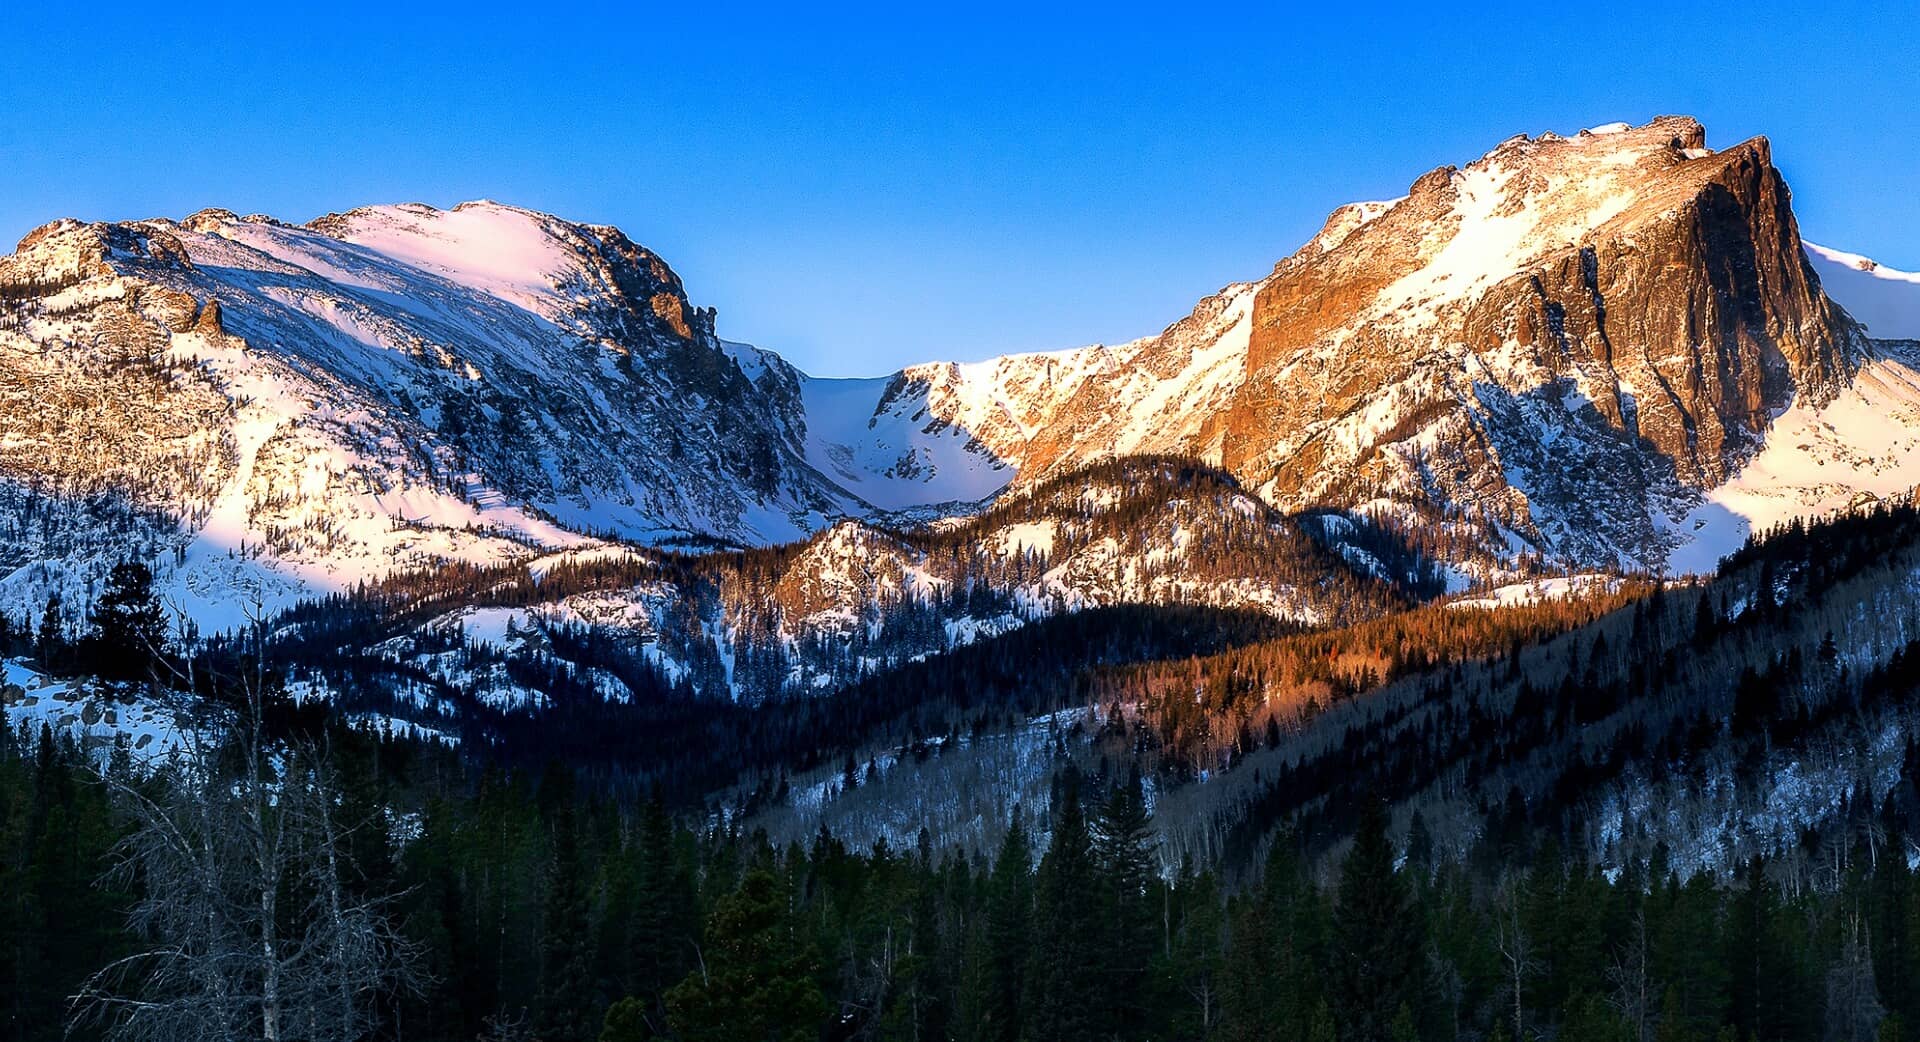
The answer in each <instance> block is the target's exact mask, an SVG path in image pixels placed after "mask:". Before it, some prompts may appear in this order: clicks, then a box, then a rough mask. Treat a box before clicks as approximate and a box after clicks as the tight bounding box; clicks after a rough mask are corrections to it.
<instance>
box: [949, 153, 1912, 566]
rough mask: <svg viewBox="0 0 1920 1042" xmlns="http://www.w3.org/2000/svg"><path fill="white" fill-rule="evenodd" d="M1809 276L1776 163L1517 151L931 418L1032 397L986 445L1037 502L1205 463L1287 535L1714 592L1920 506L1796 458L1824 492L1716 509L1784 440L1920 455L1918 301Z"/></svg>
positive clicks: (1895, 471)
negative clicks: (1685, 578)
mask: <svg viewBox="0 0 1920 1042" xmlns="http://www.w3.org/2000/svg"><path fill="white" fill-rule="evenodd" d="M1806 250H1807V251H1809V252H1803V248H1802V243H1801V240H1800V234H1799V229H1798V226H1797V224H1796V222H1795V219H1794V216H1793V212H1792V208H1791V202H1790V196H1789V193H1788V191H1787V187H1786V184H1785V182H1784V181H1783V179H1782V178H1781V177H1780V175H1779V172H1778V171H1777V170H1776V169H1775V168H1774V167H1773V165H1772V158H1771V150H1770V148H1769V146H1768V143H1767V142H1766V140H1765V139H1760V138H1756V139H1754V140H1751V141H1746V142H1742V143H1740V144H1737V145H1734V146H1733V147H1731V148H1727V149H1724V150H1720V151H1714V150H1712V149H1709V148H1708V147H1707V146H1706V136H1705V131H1704V129H1703V128H1702V127H1701V126H1700V124H1699V123H1697V122H1695V121H1694V120H1691V119H1686V118H1682V117H1663V118H1660V119H1656V120H1654V121H1652V122H1651V123H1648V124H1646V125H1645V126H1641V127H1628V126H1626V125H1624V124H1619V125H1613V126H1607V127H1600V128H1596V129H1594V130H1590V131H1582V132H1581V133H1579V134H1577V135H1574V136H1572V137H1561V136H1559V135H1555V134H1550V133H1549V134H1543V135H1541V136H1539V137H1537V138H1529V137H1526V136H1524V135H1522V136H1518V137H1514V138H1511V139H1509V140H1507V141H1505V142H1503V143H1501V144H1500V146H1499V147H1497V148H1495V149H1494V150H1493V151H1491V152H1489V153H1487V154H1486V155H1485V156H1483V157H1481V158H1480V159H1478V160H1476V161H1474V162H1472V163H1469V164H1468V165H1467V166H1465V167H1463V168H1454V167H1451V166H1448V167H1441V168H1439V169H1437V170H1434V171H1432V172H1430V173H1428V174H1426V175H1424V176H1422V177H1421V178H1419V179H1418V180H1417V181H1415V182H1414V184H1413V186H1412V187H1411V188H1410V189H1409V191H1408V194H1407V195H1406V196H1404V197H1402V198H1400V199H1396V200H1392V201H1388V202H1379V203H1361V204H1355V205H1351V206H1347V207H1342V208H1341V209H1339V210H1337V211H1335V212H1334V213H1333V214H1332V215H1331V216H1330V217H1329V218H1328V220H1327V222H1326V225H1325V227H1324V228H1323V229H1322V231H1321V232H1320V233H1319V234H1318V235H1317V236H1315V237H1314V238H1313V240H1311V241H1310V242H1309V243H1307V244H1306V245H1305V246H1304V247H1302V248H1301V249H1300V250H1299V251H1297V252H1296V253H1294V254H1293V255H1292V256H1290V257H1288V258H1286V259H1285V260H1283V261H1281V262H1280V263H1279V264H1278V265H1276V266H1275V268H1274V270H1273V272H1272V273H1271V274H1270V275H1268V276H1267V277H1266V278H1264V279H1262V280H1260V281H1258V282H1255V283H1245V284H1236V285H1233V286H1229V287H1227V288H1226V289H1224V290H1222V291H1221V292H1220V293H1219V294H1217V295H1215V296H1213V297H1210V298H1208V299H1207V300H1205V301H1203V302H1202V303H1201V304H1200V306H1199V307H1198V308H1197V309H1196V310H1195V311H1194V313H1193V314H1192V315H1191V316H1189V317H1188V318H1186V319H1184V320H1182V321H1181V322H1179V323H1176V324H1175V325H1173V326H1172V327H1169V329H1168V330H1167V331H1166V332H1165V333H1163V334H1161V335H1160V336H1158V337H1151V338H1147V339H1145V340H1141V341H1137V342H1135V343H1132V344H1128V345H1124V346H1122V347H1120V348H1115V349H1094V350H1090V351H1085V352H1078V353H1070V354H1066V355H1061V356H1054V357H1052V358H1049V359H1046V360H1045V364H1046V371H1047V376H1048V382H1047V383H1046V385H1045V390H1044V392H1043V393H1042V394H1041V395H1038V396H1032V395H1024V396H1023V395H1019V394H1018V393H1017V389H1016V388H1011V387H1005V386H1003V385H1001V384H998V383H996V382H994V381H993V380H991V378H990V374H986V373H982V374H981V376H980V378H979V381H980V382H981V383H982V384H984V386H980V387H973V388H969V389H968V390H967V391H966V392H964V393H955V392H951V391H945V390H944V388H943V387H942V386H941V385H940V384H938V383H935V384H931V385H930V386H931V388H932V390H930V391H929V393H928V394H927V396H926V400H927V402H928V404H929V406H931V407H934V408H935V409H939V408H941V406H942V404H943V403H947V402H955V401H982V400H984V401H994V400H998V399H1001V398H1013V399H1016V400H1019V401H1021V402H1022V408H1021V414H1020V415H1018V416H1017V418H1016V417H1015V416H1014V415H1013V414H1012V413H1011V411H1010V412H1009V413H1008V414H1007V415H1006V416H1005V417H1004V419H1006V420H1008V421H1010V422H1004V423H1002V424H1000V425H999V426H987V425H982V424H978V423H977V421H976V427H977V429H979V430H980V431H982V432H983V433H982V437H983V440H986V441H987V443H988V445H989V447H990V448H991V449H992V450H993V451H994V452H995V453H996V454H998V455H1000V456H1002V457H1003V458H1007V459H1018V460H1019V461H1020V463H1021V468H1020V475H1019V479H1018V480H1021V481H1028V480H1039V479H1042V478H1044V477H1045V476H1047V475H1049V474H1052V473H1057V472H1058V471H1060V470H1061V469H1070V468H1072V467H1076V466H1081V465H1084V463H1085V462H1086V461H1087V460H1088V459H1092V458H1100V457H1103V456H1107V455H1123V454H1128V453H1135V452H1163V453H1181V454H1188V455H1194V456H1198V457H1200V458H1204V459H1207V460H1210V461H1213V462H1215V463H1217V464H1218V465H1220V466H1222V467H1223V468H1224V469H1226V470H1227V471H1229V472H1231V473H1233V474H1235V475H1236V476H1237V477H1239V478H1240V479H1241V480H1242V481H1243V482H1245V483H1246V484H1247V485H1248V487H1250V488H1253V489H1255V490H1256V491H1257V492H1258V493H1259V494H1260V495H1261V496H1262V497H1263V498H1265V499H1266V500H1268V501H1269V502H1271V503H1274V504H1275V505H1277V506H1280V507H1281V508H1282V509H1288V510H1301V509H1306V508H1311V507H1336V508H1340V509H1347V510H1354V509H1362V510H1371V511H1382V512H1386V513H1388V514H1391V515H1394V516H1397V517H1401V518H1405V519H1408V520H1410V521H1413V520H1418V519H1427V520H1428V522H1429V523H1431V522H1432V519H1435V518H1439V517H1443V516H1452V517H1455V518H1457V519H1459V520H1460V521H1461V522H1462V523H1463V524H1464V525H1465V526H1467V527H1469V528H1471V529H1472V530H1473V531H1474V532H1475V533H1476V535H1477V537H1478V540H1479V542H1480V544H1481V545H1482V546H1483V547H1485V548H1486V549H1488V550H1489V551H1493V552H1499V551H1502V550H1507V551H1509V552H1513V551H1521V550H1524V551H1529V552H1533V553H1538V554H1541V555H1543V556H1545V557H1546V558H1548V559H1550V560H1555V561H1560V562H1565V563H1571V564H1577V565H1581V566H1586V567H1609V568H1611V567H1628V568H1650V569H1652V568H1662V567H1688V568H1698V567H1700V566H1702V565H1704V566H1705V567H1707V568H1709V569H1710V568H1711V566H1712V563H1713V561H1714V560H1715V559H1716V558H1717V557H1718V556H1719V555H1720V554H1722V553H1725V552H1727V551H1728V550H1731V549H1732V548H1733V547H1735V546H1737V545H1738V544H1739V542H1740V540H1741V539H1743V538H1744V537H1745V535H1746V534H1747V533H1748V532H1749V531H1752V530H1754V529H1756V528H1759V527H1765V526H1766V525H1768V524H1771V523H1773V522H1775V521H1777V520H1779V519H1781V518H1782V517H1783V516H1786V515H1787V514H1788V513H1791V512H1794V511H1806V512H1811V511H1817V510H1819V509H1824V508H1829V507H1831V506H1833V505H1835V493H1836V492H1844V493H1845V494H1846V495H1851V494H1853V493H1856V492H1868V493H1872V494H1876V495H1884V494H1886V493H1889V492H1893V491H1904V489H1905V488H1908V487H1911V486H1912V485H1913V484H1914V483H1915V482H1916V481H1920V470H1916V469H1914V468H1913V467H1912V466H1910V465H1909V464H1908V461H1906V460H1905V459H1904V458H1901V459H1899V460H1896V461H1892V462H1891V463H1890V462H1889V461H1888V460H1886V459H1884V458H1882V459H1877V460H1875V461H1873V462H1872V463H1865V462H1863V461H1859V460H1855V459H1853V458H1851V454H1850V453H1848V452H1845V451H1840V450H1836V449H1831V448H1830V447H1815V448H1814V449H1805V448H1803V446H1802V445H1801V443H1800V442H1799V441H1797V440H1796V441H1794V442H1793V443H1791V444H1790V447H1789V448H1787V449H1785V450H1783V451H1785V452H1786V453H1787V454H1789V455H1792V456H1794V457H1795V458H1798V457H1799V456H1802V455H1804V456H1807V457H1808V458H1807V459H1806V463H1807V465H1808V466H1809V467H1819V468H1824V470H1823V473H1822V475H1821V480H1820V481H1819V482H1818V484H1819V485H1821V486H1822V487H1820V488H1813V487H1810V486H1807V485H1803V484H1799V483H1798V482H1797V479H1796V478H1795V477H1794V476H1792V475H1787V474H1784V473H1782V468H1779V467H1777V466H1775V465H1774V464H1775V460H1773V459H1772V458H1768V459H1767V460H1765V461H1763V462H1764V464H1765V466H1764V468H1763V469H1765V470H1766V471H1767V472H1768V474H1767V476H1766V477H1765V489H1764V495H1765V496H1767V497H1769V498H1770V499H1774V500H1782V501H1790V502H1791V510H1788V509H1784V508H1783V509H1781V510H1773V511H1764V510H1762V511H1755V512H1751V513H1744V514H1742V513H1733V512H1728V511H1726V510H1719V511H1717V512H1716V511H1714V510H1709V509H1703V508H1709V507H1724V506H1725V504H1724V503H1721V502H1720V501H1719V500H1716V499H1714V497H1713V496H1712V495H1711V493H1712V490H1715V489H1718V488H1720V487H1722V486H1723V485H1724V484H1725V483H1726V482H1728V481H1729V479H1732V478H1735V477H1736V476H1737V475H1747V474H1748V471H1749V470H1750V469H1751V467H1750V465H1751V464H1754V463H1755V462H1756V461H1757V459H1758V457H1760V456H1761V455H1762V453H1763V450H1765V449H1767V448H1768V447H1769V446H1772V445H1773V444H1774V441H1773V439H1771V438H1770V436H1769V435H1770V430H1771V429H1772V427H1773V425H1774V423H1775V419H1776V417H1779V418H1780V419H1781V420H1782V421H1783V423H1784V425H1785V426H1786V427H1787V428H1789V429H1794V430H1798V429H1799V428H1801V427H1805V426H1809V425H1811V426H1814V427H1819V426H1822V425H1824V424H1827V423H1828V422H1829V413H1830V412H1831V413H1835V414H1836V415H1838V416H1840V417H1842V418H1844V416H1847V415H1853V414H1856V413H1859V412H1862V411H1879V412H1890V413H1892V414H1893V415H1894V422H1893V423H1891V424H1886V425H1883V426H1884V428H1885V429H1884V430H1883V431H1879V432H1875V437H1876V439H1877V440H1878V441H1882V442H1884V441H1886V440H1888V439H1892V440H1894V441H1899V440H1904V439H1906V438H1908V437H1910V436H1911V433H1912V432H1913V427H1912V424H1911V421H1910V419H1908V418H1907V417H1908V416H1909V415H1910V413H1911V407H1912V405H1913V398H1912V395H1911V381H1910V377H1911V375H1912V368H1911V364H1910V362H1909V360H1908V354H1907V352H1905V351H1902V350H1899V349H1897V348H1896V346H1895V345H1891V344H1889V343H1886V342H1885V340H1886V339H1897V338H1899V337H1901V336H1904V335H1906V334H1907V333H1908V332H1910V330H1911V322H1912V319H1911V316H1912V313H1913V312H1912V308H1913V307H1914V306H1916V305H1915V304H1914V303H1913V301H1915V300H1917V299H1920V293H1916V292H1914V291H1915V289H1916V288H1917V287H1916V286H1915V285H1914V284H1913V283H1911V282H1906V281H1901V280H1900V279H1899V278H1898V276H1897V275H1892V274H1891V273H1886V272H1876V271H1874V270H1872V268H1871V266H1870V265H1869V266H1868V267H1867V268H1866V269H1865V270H1862V269H1861V268H1860V266H1859V265H1857V264H1853V263H1846V264H1839V263H1836V262H1835V261H1834V260H1833V258H1835V257H1837V256H1839V255H1837V254H1833V253H1832V252H1831V251H1824V250H1822V249H1821V248H1818V247H1807V248H1806ZM1842 275H1844V276H1846V277H1844V278H1843V277H1841V276H1842ZM1828 278H1831V279H1832V280H1833V283H1834V286H1835V290H1834V292H1835V293H1836V294H1838V295H1839V298H1840V302H1841V304H1842V305H1845V304H1848V303H1849V302H1850V301H1851V302H1853V303H1854V304H1856V305H1857V306H1859V307H1861V308H1862V310H1863V313H1866V314H1870V316H1871V318H1872V320H1873V321H1871V322H1869V323H1867V324H1866V325H1865V326H1864V327H1863V326H1862V324H1861V323H1860V322H1859V321H1856V320H1855V319H1854V318H1853V317H1851V316H1850V315H1849V314H1848V312H1847V311H1846V310H1844V308H1843V307H1840V306H1836V305H1835V304H1834V302H1833V301H1832V300H1830V299H1829V298H1828V296H1827V295H1826V293H1825V292H1824V289H1825V283H1824V282H1823V280H1824V279H1828ZM1903 322H1905V323H1907V324H1905V325H1903V324H1902V323H1903ZM1870 333H1871V334H1873V335H1874V336H1878V337H1881V338H1885V339H1883V340H1882V341H1875V340H1872V339H1869V334H1870ZM1032 364H1033V363H1029V365H1032ZM1860 374H1865V375H1864V378H1859V379H1857V378H1856V377H1857V376H1860ZM1783 412H1786V413H1788V415H1786V416H1782V413H1783ZM936 414H937V415H939V416H940V417H941V418H952V417H958V416H961V415H963V412H962V410H961V409H960V408H958V407H956V406H952V405H948V406H946V407H945V411H939V412H937V413H936ZM1775 455H1778V453H1775ZM1787 469H1791V468H1787ZM1750 480H1751V478H1750ZM1839 505H1844V503H1840V504H1839ZM1710 514H1711V515H1712V516H1709V515H1710Z"/></svg>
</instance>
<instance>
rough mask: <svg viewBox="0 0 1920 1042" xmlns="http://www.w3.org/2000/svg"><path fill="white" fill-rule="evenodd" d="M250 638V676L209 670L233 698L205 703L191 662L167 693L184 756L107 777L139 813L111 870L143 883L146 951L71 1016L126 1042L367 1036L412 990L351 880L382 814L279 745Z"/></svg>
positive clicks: (347, 1040)
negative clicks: (395, 997)
mask: <svg viewBox="0 0 1920 1042" xmlns="http://www.w3.org/2000/svg"><path fill="white" fill-rule="evenodd" d="M258 633H259V628H258V626H257V624H256V626H255V637H254V645H255V650H254V653H253V654H252V655H251V656H250V659H251V661H250V662H249V664H248V665H247V667H246V668H245V669H244V670H242V671H241V673H240V675H238V676H232V677H226V676H222V677H217V678H211V679H212V682H213V683H215V684H217V685H219V686H220V687H221V688H222V689H223V690H229V691H231V692H233V693H234V694H235V695H236V696H237V697H236V698H235V699H234V702H233V704H232V705H228V706H214V705H210V704H208V702H207V701H205V700H201V699H198V698H196V697H195V695H194V692H195V691H196V690H197V689H198V686H199V684H200V683H201V682H203V679H204V678H202V677H200V676H198V675H197V664H196V663H195V662H194V661H193V660H192V659H191V658H189V659H188V660H187V661H186V662H185V664H184V665H183V666H182V667H180V672H179V673H178V674H177V675H175V676H174V677H172V678H170V679H171V680H172V681H173V682H174V683H173V684H170V685H168V688H169V689H170V690H173V691H174V692H175V696H174V697H175V701H176V703H177V704H176V706H175V711H176V715H177V717H178V719H179V720H180V721H181V726H180V731H179V746H178V748H177V749H176V750H173V751H171V752H169V753H165V754H162V755H161V756H158V757H156V758H155V759H154V760H153V762H152V763H151V764H150V765H149V767H150V770H149V771H146V772H144V773H143V772H138V771H136V772H133V773H132V774H125V773H120V774H113V773H110V774H109V775H108V776H107V784H108V785H109V787H110V788H111V790H112V792H113V793H114V795H115V797H116V798H117V800H118V802H119V803H120V805H121V807H122V808H123V809H124V811H125V813H126V814H127V815H128V817H129V818H130V820H131V825H132V828H131V831H130V834H129V835H128V837H127V839H126V840H125V841H124V842H123V844H122V846H121V848H120V852H119V853H120V860H119V864H118V867H117V871H119V872H120V873H123V874H124V875H125V877H126V878H128V879H133V878H138V879H140V880H141V881H142V882H143V883H144V885H145V888H144V896H143V897H142V898H141V899H140V900H139V901H138V902H137V903H136V904H135V905H134V907H133V909H132V911H131V913H130V916H129V926H130V927H131V932H132V933H133V934H134V936H136V937H139V938H141V939H143V941H144V943H143V944H142V945H141V946H140V947H139V949H138V950H136V951H135V952H133V953H132V954H130V955H127V956H125V957H123V958H121V959H119V960H117V961H115V962H114V963H112V964H110V965H108V966H106V967H104V968H102V969H101V970H100V971H99V972H97V973H96V974H94V975H93V977H92V978H91V979H89V981H88V982H87V984H86V986H85V987H84V988H83V990H82V991H81V992H80V994H78V995H76V996H75V997H74V999H73V1002H72V1011H73V1019H74V1022H75V1023H76V1024H79V1023H87V1024H92V1025H96V1026H98V1027H99V1028H101V1029H102V1030H103V1032H104V1034H105V1035H106V1036H107V1037H108V1038H110V1039H114V1040H117V1042H162V1040H172V1039H181V1038H195V1039H209V1040H240V1039H258V1040H261V1042H282V1040H299V1042H357V1040H360V1039H364V1038H367V1037H369V1036H370V1035H371V1034H372V1033H373V1032H374V1029H375V1027H376V1022H375V1008H376V1004H377V1002H378V1001H379V1000H380V999H381V998H382V997H383V996H387V995H391V994H393V993H395V992H397V991H400V990H404V989H408V988H411V987H412V986H413V985H414V983H415V982H414V978H413V973H412V969H411V967H412V964H413V954H414V953H413V950H412V947H411V946H410V945H409V943H408V942H407V941H406V940H405V938H404V937H403V936H402V935H401V934H400V932H399V931H398V929H397V928H396V927H395V925H394V924H393V922H392V920H391V917H390V916H389V914H388V903H389V901H390V898H387V897H385V896H382V895H378V894H375V895H368V894H366V893H364V892H362V891H361V890H360V889H359V888H357V887H356V886H355V885H354V884H355V881H356V873H357V866H355V865H354V864H353V863H352V858H351V855H350V851H351V841H352V840H353V839H354V838H355V837H356V836H357V835H359V834H361V832H362V831H363V830H367V829H384V828H386V822H385V820H384V818H383V816H382V815H381V813H380V812H379V811H377V810H376V811H374V812H372V813H370V814H368V815H367V816H366V817H365V820H347V819H346V818H345V817H344V816H343V811H342V800H341V798H340V788H339V783H338V779H337V777H336V774H335V771H334V769H333V767H332V763H331V758H330V755H329V750H328V748H327V747H326V746H325V745H324V744H321V743H316V742H311V741H305V740H292V741H282V740H274V739H272V738H270V737H269V735H268V733H267V725H266V711H267V705H268V701H269V699H270V698H271V697H272V695H273V693H272V691H271V690H270V682H271V677H270V675H269V672H268V670H267V667H266V665H265V663H264V662H263V661H261V659H262V656H261V655H260V654H259V652H258V646H259V644H260V643H261V642H260V640H259V637H258ZM156 686H158V685H156Z"/></svg>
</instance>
